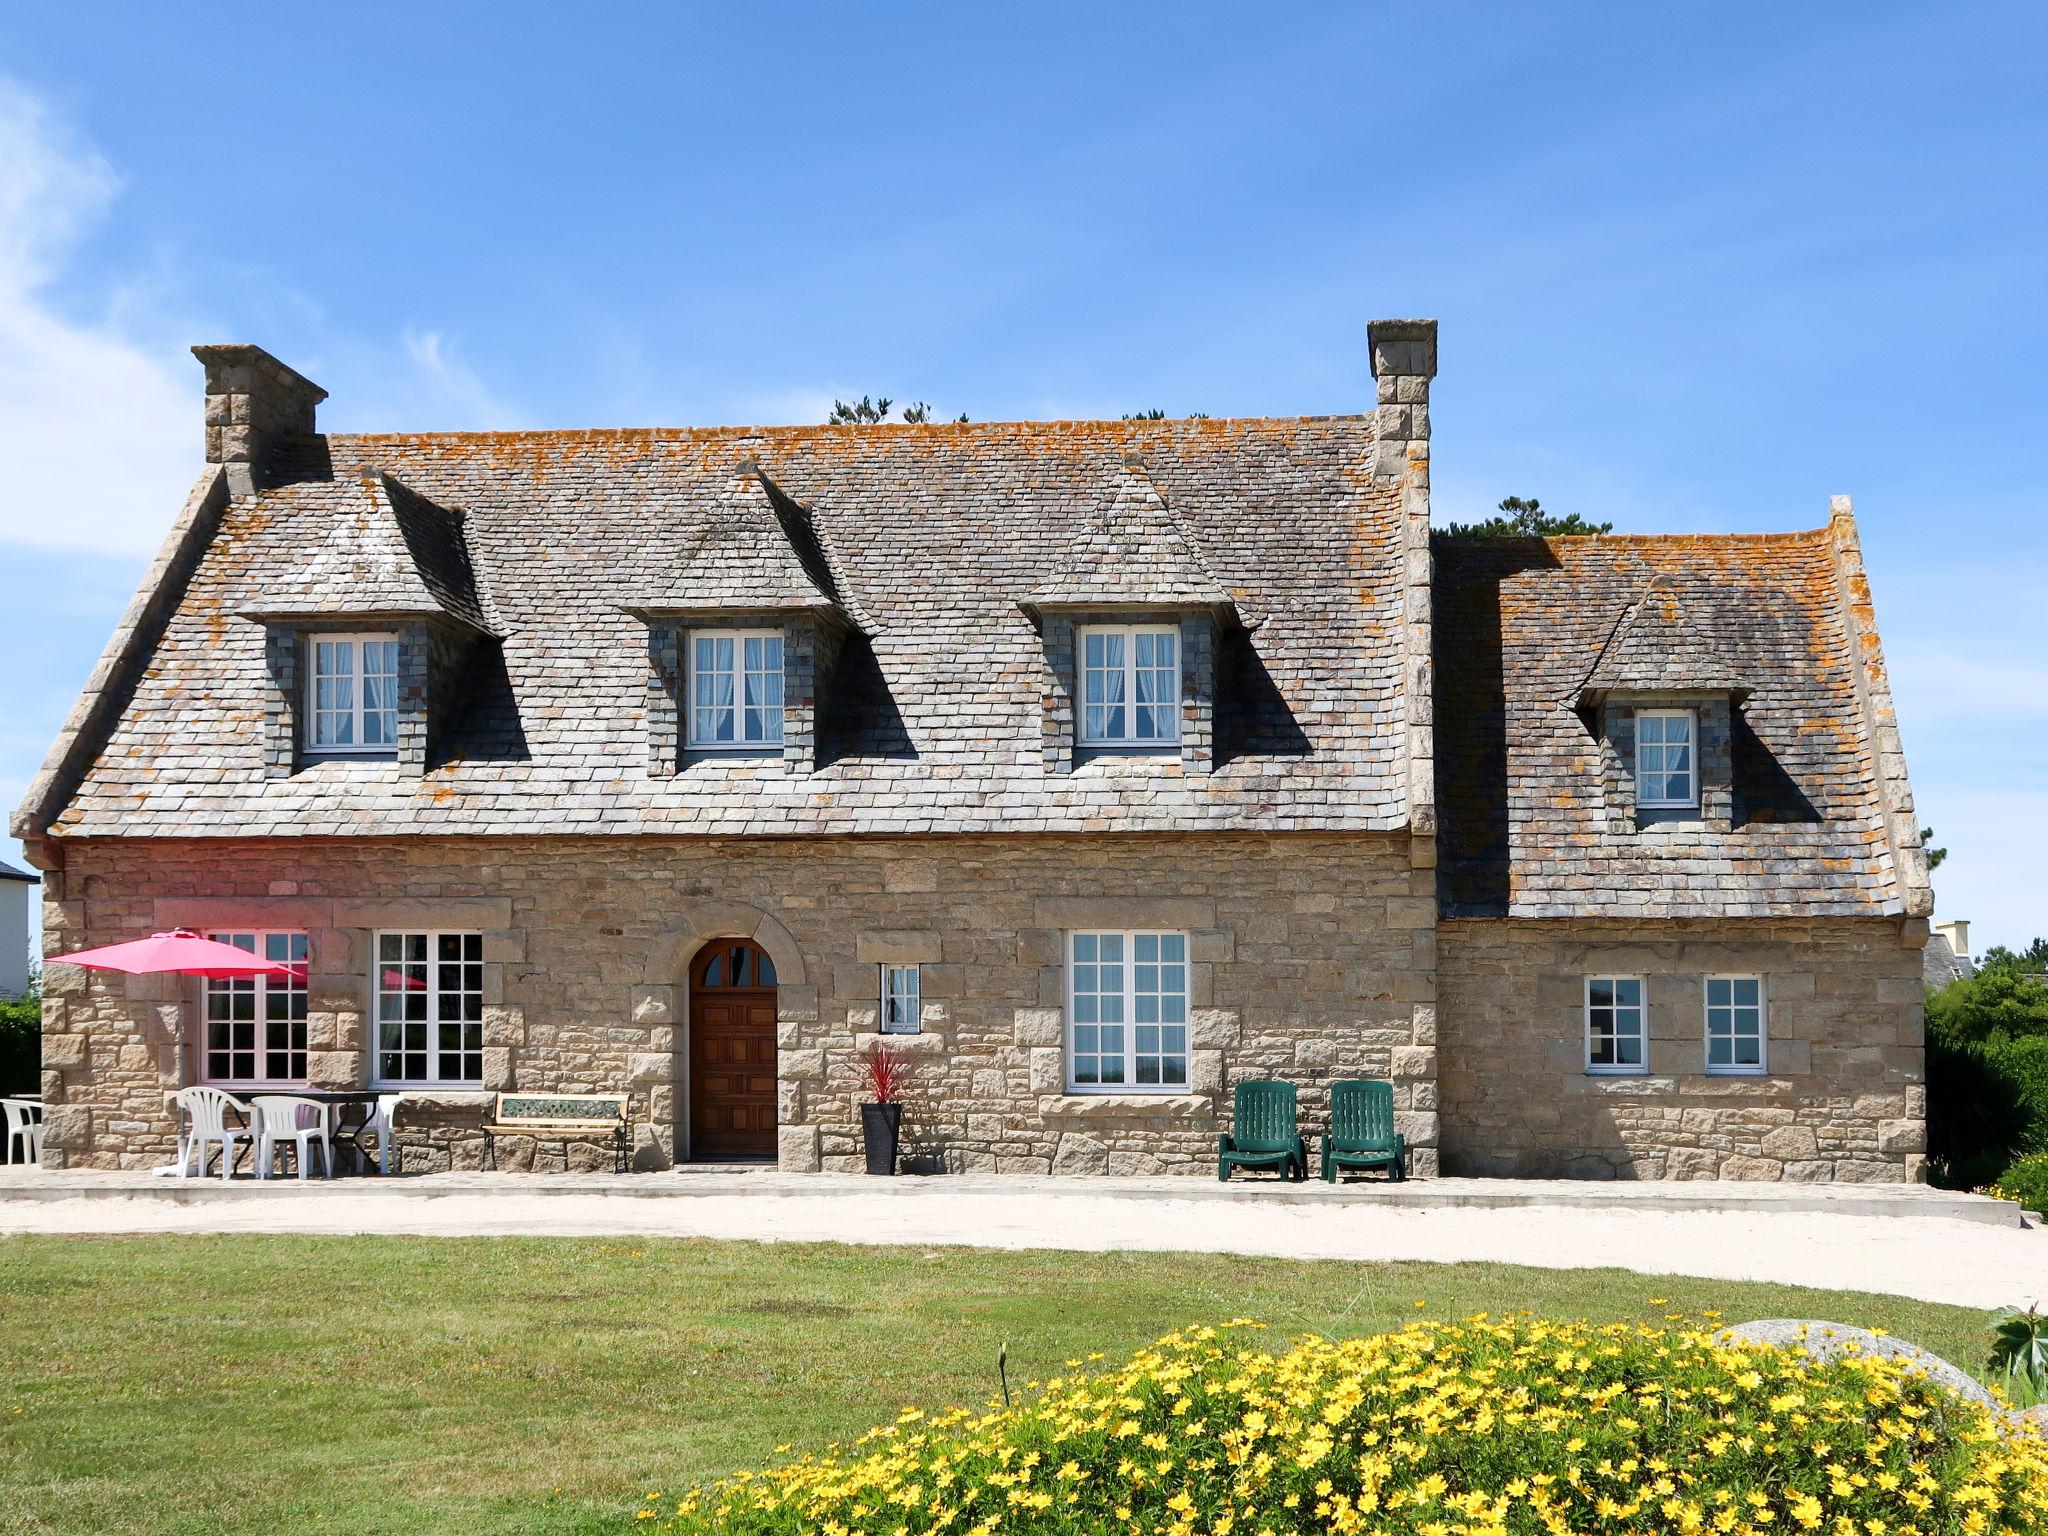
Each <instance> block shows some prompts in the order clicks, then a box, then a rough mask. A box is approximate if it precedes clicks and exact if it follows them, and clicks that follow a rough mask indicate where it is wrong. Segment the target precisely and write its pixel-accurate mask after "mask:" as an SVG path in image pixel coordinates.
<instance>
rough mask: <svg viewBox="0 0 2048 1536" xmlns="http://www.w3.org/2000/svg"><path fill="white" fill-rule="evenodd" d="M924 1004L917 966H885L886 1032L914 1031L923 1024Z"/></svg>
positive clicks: (883, 1001) (883, 969)
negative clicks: (921, 1001)
mask: <svg viewBox="0 0 2048 1536" xmlns="http://www.w3.org/2000/svg"><path fill="white" fill-rule="evenodd" d="M921 1007H922V1005H921V1004H920V1003H919V1001H918V988H917V967H916V966H914V965H885V966H883V967H882V1033H883V1034H885V1035H914V1034H916V1033H917V1032H918V1031H919V1030H920V1029H921V1028H922V1027H923V1014H922V1012H921V1011H920V1010H921Z"/></svg>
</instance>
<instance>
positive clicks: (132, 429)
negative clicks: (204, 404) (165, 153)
mask: <svg viewBox="0 0 2048 1536" xmlns="http://www.w3.org/2000/svg"><path fill="white" fill-rule="evenodd" d="M119 190H120V178H119V177H118V176H117V175H116V174H115V172H114V169H113V167H112V166H110V165H109V164H108V163H107V161H106V160H105V158H104V157H102V156H101V155H99V154H98V153H97V152H96V151H94V150H93V149H92V148H91V147H90V146H89V145H86V144H83V143H81V142H79V141H78V140H77V139H76V138H75V137H74V136H73V135H71V134H70V133H68V132H67V131H66V130H65V128H64V127H63V125H62V124H60V123H58V122H57V121H55V120H54V119H53V118H52V117H51V115H50V114H49V113H48V111H47V110H46V109H45V108H44V107H43V106H42V104H41V103H40V102H39V101H38V100H37V99H36V98H35V97H34V96H32V95H30V94H29V93H28V92H26V91H24V90H22V89H21V88H20V87H18V86H16V85H14V84H13V83H12V82H10V81H8V80H6V79H4V78H0V541H11V542H16V543H22V544H33V545H38V546H41V547H44V548H59V549H63V548H68V549H86V550H103V551H109V552H121V553H132V552H135V551H139V550H147V549H152V548H154V547H155V545H156V543H157V541H158V540H159V539H160V538H161V537H162V535H163V530H164V527H165V526H166V524H167V522H168V521H169V510H174V509H175V508H176V507H177V505H178V502H179V499H180V498H181V496H182V495H183V493H184V489H185V487H186V485H187V484H188V483H189V482H190V480H191V478H192V475H193V472H194V470H195V469H196V467H197V464H198V458H199V453H198V449H199V442H200V424H199V420H198V413H197V402H196V399H195V393H194V391H193V389H192V386H191V382H190V380H188V379H185V378H182V377H180V376H178V375H177V374H175V373H173V372H172V370H171V368H170V367H169V366H167V364H166V363H165V361H164V360H163V358H162V357H160V356H159V355H157V354H155V353H153V352H151V351H150V350H148V349H147V348H145V347H144V346H142V345H140V344H138V343H137V342H136V341H134V340H132V339H131V338H130V337H128V336H127V335H125V334H123V332H122V331H121V330H120V329H119V328H118V326H117V325H116V323H115V322H114V320H113V318H112V312H113V311H114V310H115V309H116V308H118V307H120V306H121V305H122V304H124V303H125V302H126V299H127V295H125V294H118V293H114V294H107V295H104V296H102V300H101V302H102V304H103V305H104V306H105V312H103V313H101V314H98V315H94V314H91V313H82V314H81V313H74V312H72V311H71V310H69V309H68V308H67V307H66V306H64V305H62V304H60V302H59V301H58V299H57V298H56V296H55V292H54V289H55V286H56V282H57V279H58V277H59V275H60V274H61V272H62V270H63V265H64V262H65V260H66V258H67V256H68V255H69V254H70V253H71V252H72V251H73V250H74V249H75V248H76V247H77V245H78V242H79V241H80V240H81V239H82V238H83V237H84V235H85V233H86V232H87V231H89V230H90V229H91V228H92V227H93V226H95V225H96V224H97V223H98V222H99V221H100V220H101V219H102V218H104V217H105V215H106V211H107V209H108V207H109V205H110V204H111V203H112V202H113V200H114V198H115V196H116V195H117V194H118V192H119ZM167 509H169V510H167Z"/></svg>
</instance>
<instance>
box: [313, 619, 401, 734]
mask: <svg viewBox="0 0 2048 1536" xmlns="http://www.w3.org/2000/svg"><path fill="white" fill-rule="evenodd" d="M306 650H307V653H308V665H307V668H306V747H307V749H308V750H309V751H312V752H316V753H320V754H323V755H324V754H328V753H349V754H357V755H367V756H383V757H393V756H396V755H397V752H398V637H397V636H396V635H384V634H368V635H330V634H319V633H315V634H312V635H309V636H307V639H306Z"/></svg>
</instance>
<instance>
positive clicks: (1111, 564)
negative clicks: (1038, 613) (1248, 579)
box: [1029, 457, 1231, 608]
mask: <svg viewBox="0 0 2048 1536" xmlns="http://www.w3.org/2000/svg"><path fill="white" fill-rule="evenodd" d="M1029 602H1030V604H1031V605H1032V606H1033V607H1036V608H1056V607H1065V608H1088V607H1101V606H1104V605H1106V604H1111V603H1116V602H1137V603H1156V604H1173V605H1179V606H1183V607H1218V608H1220V607H1224V606H1227V605H1230V603H1231V597H1230V594H1229V593H1228V592H1226V591H1225V590H1224V588H1223V583H1222V582H1221V581H1220V580H1218V579H1217V577H1216V574H1215V572H1214V571H1212V570H1211V569H1210V568H1209V564H1208V562H1207V561H1206V560H1205V559H1204V558H1203V556H1202V553H1201V549H1200V547H1199V544H1198V541H1197V537H1196V534H1195V531H1194V529H1193V528H1191V527H1189V526H1188V524H1187V523H1186V522H1184V521H1183V520H1182V519H1181V518H1180V517H1179V516H1178V515H1177V514H1176V513H1175V512H1174V510H1173V507H1172V505H1171V504H1170V503H1169V502H1168V501H1167V500H1166V498H1165V497H1164V496H1162V495H1160V494H1159V487H1158V486H1156V485H1154V484H1153V483H1152V477H1151V475H1150V474H1148V473H1147V472H1146V469H1145V465H1144V461H1143V460H1141V459H1138V458H1135V457H1134V458H1132V459H1130V460H1128V461H1126V463H1125V465H1124V472H1123V474H1122V475H1121V476H1120V477H1119V478H1118V481H1117V483H1116V486H1115V488H1114V490H1113V491H1112V492H1111V493H1110V494H1109V495H1108V496H1107V497H1106V498H1105V500H1104V502H1103V505H1102V509H1101V511H1100V512H1098V513H1097V514H1096V515H1095V516H1094V517H1092V518H1090V519H1089V522H1088V526H1087V529H1086V530H1085V531H1084V532H1083V534H1082V536H1081V538H1080V539H1079V540H1078V541H1077V542H1076V543H1075V545H1074V547H1073V549H1072V550H1071V551H1070V552H1069V553H1068V554H1067V556H1066V557H1065V558H1064V559H1062V560H1061V561H1060V563H1059V568H1058V569H1057V570H1055V571H1054V572H1053V573H1052V575H1051V576H1050V577H1049V578H1048V579H1046V580H1045V581H1043V582H1041V583H1039V584H1038V585H1037V586H1035V587H1033V588H1032V589H1031V592H1030V595H1029Z"/></svg>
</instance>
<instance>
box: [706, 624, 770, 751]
mask: <svg viewBox="0 0 2048 1536" xmlns="http://www.w3.org/2000/svg"><path fill="white" fill-rule="evenodd" d="M689 739H690V745H691V746H693V747H698V748H701V749H703V750H705V751H711V752H737V751H744V750H746V749H747V748H749V747H767V746H776V745H779V744H780V743H781V741H782V632H781V631H780V630H775V629H705V630H697V631H695V632H693V633H692V634H691V636H690V737H689Z"/></svg>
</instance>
